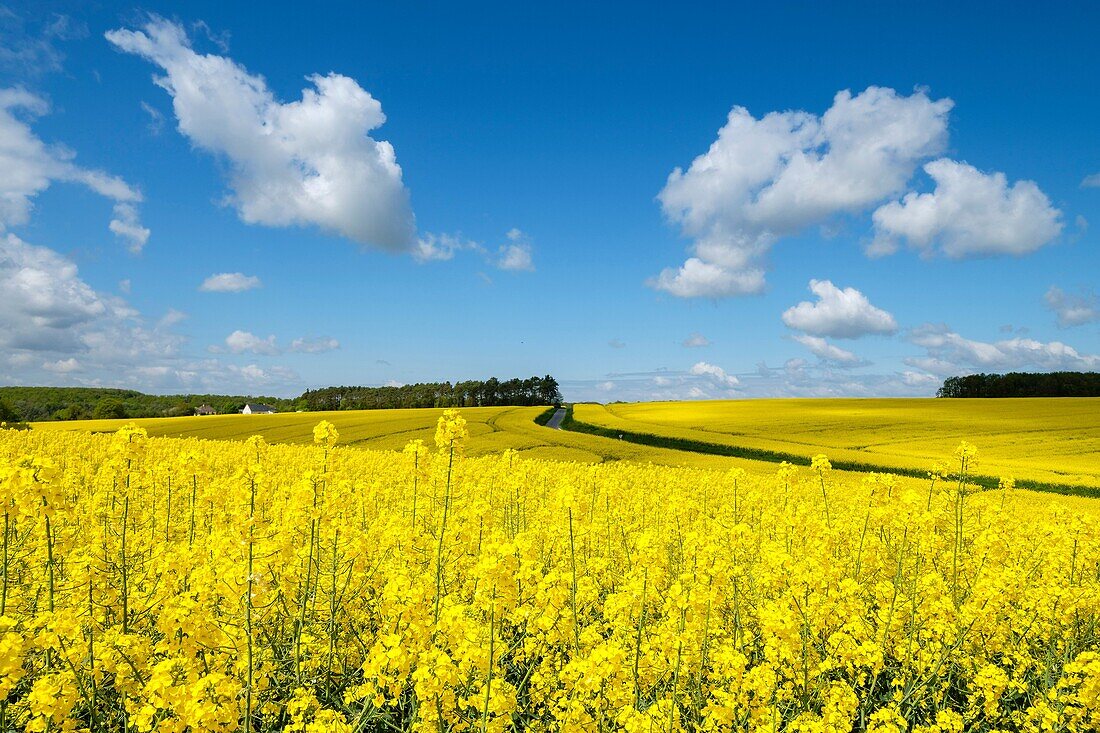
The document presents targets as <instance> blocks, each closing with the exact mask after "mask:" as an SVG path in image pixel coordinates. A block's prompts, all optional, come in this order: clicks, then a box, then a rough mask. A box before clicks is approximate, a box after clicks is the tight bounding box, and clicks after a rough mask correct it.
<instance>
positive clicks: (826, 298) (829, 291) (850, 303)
mask: <svg viewBox="0 0 1100 733" xmlns="http://www.w3.org/2000/svg"><path fill="white" fill-rule="evenodd" d="M810 291H811V292H812V293H813V294H814V295H816V296H817V302H816V303H811V302H809V301H803V302H801V303H799V304H798V305H796V306H794V307H792V308H788V309H787V310H786V311H785V312H784V313H783V323H785V324H787V325H788V326H789V327H791V328H794V329H797V330H799V331H804V332H806V333H809V334H813V335H814V336H832V337H834V338H848V339H854V338H859V337H860V336H866V335H867V334H892V333H895V332H897V330H898V324H897V323H896V322H895V321H894V317H893V316H892V315H890V314H889V313H887V312H886V311H884V310H882V309H881V308H876V307H875V306H873V305H871V302H870V301H869V300H867V296H865V295H864V294H863V293H861V292H859V291H858V290H856V289H855V288H844V289H843V290H841V289H840V288H838V287H836V286H835V285H833V283H832V282H831V281H829V280H810Z"/></svg>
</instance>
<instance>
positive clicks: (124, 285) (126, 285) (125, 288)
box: [118, 278, 131, 295]
mask: <svg viewBox="0 0 1100 733" xmlns="http://www.w3.org/2000/svg"><path fill="white" fill-rule="evenodd" d="M130 289H131V283H130V278H126V279H125V280H119V281H118V291H119V292H120V293H123V294H125V295H129V294H130Z"/></svg>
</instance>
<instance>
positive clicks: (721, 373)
mask: <svg viewBox="0 0 1100 733" xmlns="http://www.w3.org/2000/svg"><path fill="white" fill-rule="evenodd" d="M691 374H693V375H695V376H697V377H708V378H710V379H711V380H713V381H714V382H716V383H717V384H719V385H722V386H724V387H729V388H733V387H736V386H737V385H739V384H741V380H740V379H738V378H737V377H735V376H733V375H732V374H727V373H726V370H725V369H723V368H722V367H720V366H715V365H714V364H708V363H707V362H705V361H700V362H697V363H696V364H695V365H693V366H692V367H691Z"/></svg>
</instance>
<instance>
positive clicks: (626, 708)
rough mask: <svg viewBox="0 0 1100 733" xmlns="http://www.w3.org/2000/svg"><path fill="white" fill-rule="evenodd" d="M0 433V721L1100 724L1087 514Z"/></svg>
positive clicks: (417, 449)
mask: <svg viewBox="0 0 1100 733" xmlns="http://www.w3.org/2000/svg"><path fill="white" fill-rule="evenodd" d="M466 432H467V429H466V425H465V421H464V420H463V419H462V417H461V416H459V415H457V414H455V413H453V412H447V413H444V414H443V415H442V416H441V418H440V420H439V423H438V426H437V430H436V434H435V440H434V441H433V444H425V443H424V442H423V441H418V442H413V443H410V444H409V445H408V446H407V447H406V449H405V450H404V451H403V452H401V453H393V452H390V453H384V452H374V451H365V450H355V449H348V448H344V447H339V446H336V445H335V443H336V439H337V434H336V429H335V428H334V427H333V426H332V425H331V424H329V423H327V422H322V423H321V424H319V425H317V427H316V430H315V432H314V436H315V443H316V445H313V446H301V445H269V444H267V443H266V442H264V441H263V440H262V439H253V440H249V441H245V442H219V441H198V440H185V439H167V438H149V437H147V436H146V434H145V433H144V431H143V430H142V429H140V428H136V427H130V428H123V429H121V430H119V431H118V432H117V433H115V434H113V435H106V434H103V435H91V434H86V433H79V432H46V431H38V430H30V431H24V432H15V431H0V499H2V502H3V508H4V518H3V525H4V532H3V541H2V556H0V563H2V567H0V570H2V575H0V730H2V731H8V730H15V729H19V730H30V731H75V730H89V731H138V732H140V733H145V732H146V731H164V732H168V731H173V732H176V731H185V730H191V731H247V732H249V733H251V732H252V731H301V732H302V733H321V732H322V731H349V732H350V731H424V732H428V731H433V732H442V731H456V732H457V731H482V732H485V733H487V732H488V731H494V732H503V731H609V732H610V731H746V730H751V731H772V732H775V731H781V730H782V731H792V732H798V733H802V732H805V733H818V732H820V733H825V732H826V731H828V732H834V731H835V732H847V731H852V730H859V731H864V730H866V731H876V732H880V733H887V732H889V733H896V732H899V731H905V730H913V731H920V732H922V733H931V732H932V731H939V732H943V733H947V732H949V731H950V732H952V733H961V731H964V730H965V731H1001V730H1005V731H1007V730H1012V731H1017V730H1019V731H1035V732H1036V733H1038V732H1039V731H1070V732H1078V733H1084V732H1085V731H1095V730H1097V729H1100V653H1098V644H1100V542H1098V539H1100V510H1098V504H1097V503H1096V502H1094V501H1091V500H1087V499H1081V498H1075V497H1051V496H1049V495H1040V494H1030V493H1027V492H1022V491H1019V490H1017V489H1015V488H1013V486H1012V482H1011V481H1009V480H1006V481H1005V482H1003V484H1002V487H1001V488H1000V489H998V490H993V491H977V490H975V489H974V487H973V486H971V485H969V484H968V482H967V480H966V477H967V475H968V474H969V473H970V472H972V471H974V470H975V466H976V464H977V462H978V461H979V460H980V455H979V454H978V453H977V451H976V449H975V448H974V447H972V446H970V445H968V444H962V445H960V446H959V447H958V449H957V451H956V455H955V457H954V458H953V459H952V460H953V461H954V468H953V469H952V471H951V472H950V473H948V472H943V473H942V474H941V473H937V474H935V475H933V476H930V477H929V478H928V480H927V481H917V480H913V479H897V478H895V477H892V476H888V475H881V474H866V475H863V476H855V475H847V476H843V477H842V476H840V475H839V474H838V473H836V472H833V471H832V470H831V469H830V466H829V462H828V460H827V459H826V458H825V457H824V456H818V457H816V458H815V459H814V461H813V465H812V466H807V467H797V468H796V467H792V466H788V465H778V466H774V467H773V468H774V469H775V470H774V471H773V473H771V474H770V475H767V476H754V475H746V474H745V473H744V472H743V471H741V470H739V469H736V468H735V469H732V470H728V471H724V472H719V471H707V470H697V469H690V468H669V467H661V466H653V465H642V464H637V463H631V462H616V463H608V464H601V465H582V464H577V463H556V462H549V461H540V460H518V459H516V456H515V454H514V453H513V452H505V453H503V454H500V455H496V456H486V457H479V458H472V457H466V456H464V455H463V445H464V442H465V439H466Z"/></svg>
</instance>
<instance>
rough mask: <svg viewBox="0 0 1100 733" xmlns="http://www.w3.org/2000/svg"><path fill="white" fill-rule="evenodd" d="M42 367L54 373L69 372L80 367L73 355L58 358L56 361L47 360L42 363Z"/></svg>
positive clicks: (76, 370)
mask: <svg viewBox="0 0 1100 733" xmlns="http://www.w3.org/2000/svg"><path fill="white" fill-rule="evenodd" d="M42 368H43V369H45V370H46V371H48V372H53V373H54V374H71V373H72V372H78V371H80V369H81V367H80V362H78V361H77V360H76V359H75V358H73V357H69V358H68V359H58V360H57V361H47V362H45V363H44V364H43V365H42Z"/></svg>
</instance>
